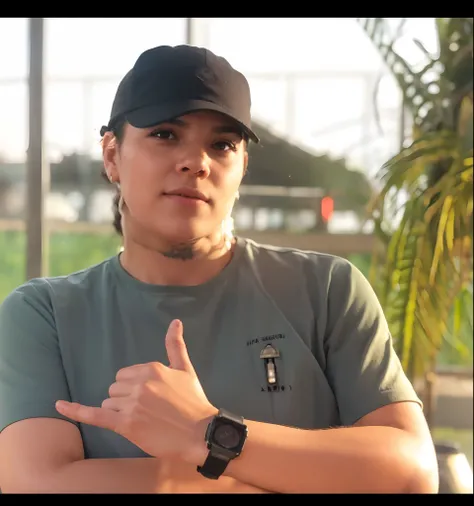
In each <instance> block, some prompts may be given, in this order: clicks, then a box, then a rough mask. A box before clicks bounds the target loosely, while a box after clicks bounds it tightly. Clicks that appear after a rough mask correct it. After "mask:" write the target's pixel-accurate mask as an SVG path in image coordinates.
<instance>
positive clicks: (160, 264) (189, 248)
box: [120, 234, 235, 286]
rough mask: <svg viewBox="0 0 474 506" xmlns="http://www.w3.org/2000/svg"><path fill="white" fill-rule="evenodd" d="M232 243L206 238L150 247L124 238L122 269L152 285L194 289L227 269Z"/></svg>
mask: <svg viewBox="0 0 474 506" xmlns="http://www.w3.org/2000/svg"><path fill="white" fill-rule="evenodd" d="M234 243H235V241H232V243H229V242H228V241H225V240H223V237H222V235H221V234H219V237H205V238H201V239H199V240H198V241H195V242H192V243H182V244H170V243H163V244H162V245H161V246H160V247H156V245H154V247H153V248H152V247H149V246H147V245H143V244H140V243H137V242H135V241H133V240H131V239H130V238H127V236H126V235H125V237H124V250H123V253H122V254H121V256H120V262H121V264H122V267H123V268H124V269H125V270H126V271H127V272H128V273H129V274H130V275H131V276H133V277H134V278H136V279H138V280H139V281H142V282H144V283H149V284H155V285H175V286H177V285H181V286H195V285H200V284H203V283H205V282H206V281H209V280H210V279H212V278H213V277H214V276H217V274H219V272H220V271H221V270H222V269H224V268H225V267H226V265H227V264H228V263H229V262H230V260H231V258H232V254H233V249H234Z"/></svg>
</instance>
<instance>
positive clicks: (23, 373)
mask: <svg viewBox="0 0 474 506" xmlns="http://www.w3.org/2000/svg"><path fill="white" fill-rule="evenodd" d="M44 288H45V286H44V285H43V284H42V283H41V282H40V281H39V280H38V281H31V282H28V283H27V284H25V285H23V286H21V287H19V288H17V289H16V290H14V291H13V292H12V293H10V295H8V296H7V298H6V299H5V300H4V301H3V303H2V304H1V306H0V431H2V430H3V429H4V428H5V427H7V426H8V425H10V424H12V423H14V422H16V421H19V420H23V419H26V418H37V417H49V418H61V419H65V418H64V417H63V416H62V415H60V414H59V413H58V412H57V411H56V409H55V402H56V400H58V399H65V400H70V394H69V389H68V385H67V381H66V377H65V373H64V369H63V364H62V360H61V351H60V347H59V343H58V337H57V333H56V328H55V322H54V317H53V311H52V307H51V302H50V297H49V295H48V291H47V290H46V289H44ZM68 421H70V420H68Z"/></svg>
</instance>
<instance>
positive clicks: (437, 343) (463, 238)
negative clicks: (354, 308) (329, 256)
mask: <svg viewBox="0 0 474 506" xmlns="http://www.w3.org/2000/svg"><path fill="white" fill-rule="evenodd" d="M357 21H358V23H359V24H360V26H361V27H362V29H363V30H364V31H365V33H366V34H367V35H368V37H369V38H370V39H371V40H372V42H373V43H374V45H375V46H376V47H377V48H378V50H379V51H380V54H381V56H382V58H383V60H384V62H385V64H386V66H387V67H388V68H389V69H390V71H391V73H392V75H393V77H394V78H395V80H396V82H397V83H398V86H399V88H400V91H401V94H402V97H403V107H404V108H405V111H406V112H407V113H408V114H409V115H410V116H411V120H412V133H411V138H410V139H409V145H407V144H405V145H403V146H401V149H400V152H399V153H397V154H396V155H395V156H393V157H392V158H391V159H390V160H388V161H387V162H386V163H385V164H384V165H383V167H382V168H381V170H380V172H379V178H378V181H379V182H380V183H381V188H380V190H379V191H378V192H377V195H376V196H375V198H374V199H373V201H372V203H371V205H370V215H371V217H372V219H373V220H374V224H375V228H376V232H377V234H378V235H379V236H380V238H381V239H382V242H383V243H384V244H385V247H384V248H382V249H379V250H378V251H377V252H375V253H374V255H373V263H372V269H371V276H370V278H371V281H372V283H373V284H374V287H375V289H376V291H377V294H378V296H379V298H380V302H381V304H382V306H383V307H384V310H385V312H386V316H387V319H388V322H389V326H390V329H391V332H392V335H393V339H394V343H395V346H396V350H397V353H398V355H399V357H400V359H401V362H402V365H403V367H404V369H405V371H406V372H407V374H408V376H409V377H410V379H411V380H412V381H416V380H419V379H422V378H425V379H426V377H427V375H429V374H430V373H431V372H432V371H433V370H434V367H435V365H436V361H437V357H438V352H439V350H440V349H441V347H442V345H443V343H444V342H445V341H446V340H447V339H448V340H449V339H451V340H453V344H458V342H459V341H457V340H456V338H457V334H456V333H457V331H458V330H459V326H460V321H461V318H462V317H463V313H462V311H461V309H462V308H463V305H465V304H466V301H468V300H469V295H470V300H471V303H472V238H473V235H472V224H473V222H472V215H473V194H472V192H473V137H472V136H473V128H472V125H473V19H472V18H437V19H436V20H435V26H436V30H437V36H438V54H436V55H434V54H430V53H429V52H428V51H427V50H426V48H425V47H424V46H423V44H422V43H421V42H420V41H417V40H414V43H415V44H417V45H418V47H419V48H420V49H421V50H422V51H423V53H424V55H425V57H426V65H424V66H423V68H421V69H415V68H413V67H412V66H411V65H410V64H409V63H408V62H407V61H406V60H404V59H403V58H402V57H401V56H400V55H399V54H398V53H397V51H396V50H395V49H394V45H395V44H396V41H397V39H398V37H399V34H400V28H401V27H399V30H398V33H397V34H396V35H394V36H393V37H390V36H389V33H390V32H389V25H388V23H387V21H385V20H384V19H383V18H363V19H361V18H359V19H358V20H357ZM397 206H398V207H397ZM394 209H396V210H397V211H398V212H399V219H398V220H396V225H394V220H393V214H391V215H390V216H387V215H388V214H389V213H390V210H392V212H393V210H394ZM466 294H467V296H466ZM449 322H452V323H449Z"/></svg>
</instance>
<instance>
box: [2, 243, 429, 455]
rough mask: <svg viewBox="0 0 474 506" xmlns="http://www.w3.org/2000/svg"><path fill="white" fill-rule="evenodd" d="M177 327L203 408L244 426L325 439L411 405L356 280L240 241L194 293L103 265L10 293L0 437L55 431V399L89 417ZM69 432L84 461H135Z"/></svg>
mask: <svg viewBox="0 0 474 506" xmlns="http://www.w3.org/2000/svg"><path fill="white" fill-rule="evenodd" d="M174 318H179V319H181V320H182V321H183V324H184V338H185V341H186V344H187V348H188V351H189V355H190V358H191V360H192V362H193V364H194V367H195V369H196V372H197V374H198V376H199V379H200V381H201V383H202V385H203V388H204V391H205V392H206V394H207V396H208V398H209V400H210V402H211V403H212V404H213V405H214V406H216V407H217V408H226V409H228V410H229V411H231V412H234V413H236V414H238V415H241V416H243V417H245V418H247V419H249V420H257V421H262V422H267V423H273V424H281V425H290V426H294V427H301V428H306V429H322V428H328V427H337V426H341V425H352V424H353V423H354V422H356V421H357V420H358V419H359V418H361V417H362V416H364V415H366V414H367V413H369V412H371V411H373V410H375V409H377V408H379V407H381V406H384V405H386V404H389V403H392V402H397V401H407V400H408V401H415V402H419V399H418V397H417V395H416V394H415V392H414V390H413V388H412V386H411V384H410V382H409V381H408V380H407V378H406V376H405V374H404V373H403V371H402V369H401V366H400V362H399V360H398V358H397V356H396V354H395V352H394V350H393V348H392V343H391V337H390V334H389V330H388V328H387V324H386V321H385V318H384V316H383V313H382V309H381V307H380V304H379V302H378V301H377V298H376V296H375V294H374V292H373V290H372V288H371V286H370V284H369V283H368V281H367V280H366V279H365V278H364V276H363V275H362V274H361V273H360V271H359V270H357V269H356V268H355V267H354V266H353V265H352V264H351V263H349V262H348V261H347V260H344V259H342V258H339V257H335V256H331V255H327V254H320V253H315V252H307V251H299V250H295V249H290V248H279V247H272V246H263V245H259V244H256V243H255V242H253V241H250V240H247V239H242V238H238V240H237V247H236V251H235V254H234V257H233V259H232V261H231V262H230V263H229V265H228V266H227V267H226V268H225V269H224V270H223V271H222V272H221V273H220V274H219V275H218V276H216V277H215V278H213V279H212V280H210V281H209V282H207V283H204V284H202V285H199V286H156V285H150V284H146V283H142V282H140V281H138V280H137V279H135V278H133V277H132V276H130V275H129V274H128V273H127V272H126V271H125V270H124V269H123V268H122V267H121V264H120V261H119V257H118V256H114V257H112V258H109V259H107V260H105V261H104V262H102V263H100V264H98V265H95V266H93V267H90V268H88V269H85V270H83V271H80V272H77V273H74V274H71V275H68V276H62V277H55V278H42V279H34V280H30V281H28V282H27V283H25V284H24V285H22V286H20V287H18V288H17V289H15V290H14V291H13V292H12V293H11V294H10V295H9V296H8V297H7V298H6V299H5V300H4V302H3V304H2V305H1V306H0V431H1V430H3V428H5V427H6V426H8V425H9V424H11V423H14V422H15V421H18V420H22V419H25V418H32V417H55V418H62V416H61V415H59V414H58V413H57V411H56V410H55V407H54V404H55V401H56V400H57V399H67V400H71V401H75V402H80V403H82V404H86V405H91V406H100V404H101V403H102V401H103V400H104V399H105V398H107V397H108V388H109V386H110V385H111V384H112V383H113V382H114V381H115V375H116V373H117V371H118V370H119V369H120V368H122V367H125V366H129V365H132V364H138V363H145V362H152V361H159V362H163V363H165V364H168V359H167V355H166V350H165V345H164V337H165V334H166V330H167V328H168V325H169V323H170V322H171V320H173V319H174ZM268 345H272V347H273V349H270V350H269V349H268V348H267V349H266V351H272V352H273V353H276V354H278V355H279V356H278V357H277V358H274V359H273V362H274V364H275V368H276V378H277V383H276V384H274V383H271V382H269V381H268V375H269V368H270V367H271V362H270V364H269V363H266V360H265V359H264V358H261V356H260V355H261V352H262V350H263V349H264V348H266V347H267V346H268ZM78 425H79V428H80V431H81V434H82V438H83V442H84V449H85V455H86V457H88V458H114V457H139V456H145V455H146V454H144V453H143V452H142V451H141V450H140V449H138V448H137V447H136V446H135V445H133V444H132V443H130V442H129V441H127V440H126V439H124V438H122V437H121V436H119V435H117V434H115V433H113V432H111V431H107V430H104V429H100V428H96V427H92V426H87V425H82V424H78Z"/></svg>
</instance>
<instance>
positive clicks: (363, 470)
mask: <svg viewBox="0 0 474 506" xmlns="http://www.w3.org/2000/svg"><path fill="white" fill-rule="evenodd" d="M124 133H125V135H124V138H123V139H122V141H121V142H120V143H118V142H117V139H116V138H115V136H114V134H113V133H112V132H108V133H106V134H105V136H104V139H103V158H104V167H105V170H106V172H107V174H108V177H109V179H110V180H111V181H112V182H114V183H117V184H119V185H120V189H121V192H122V196H123V201H124V205H123V214H122V228H123V236H124V252H123V253H122V255H121V257H120V261H121V263H122V266H123V267H124V268H125V269H126V270H127V271H128V272H129V273H130V274H131V275H132V276H134V277H135V278H137V279H139V280H141V281H143V282H146V283H155V284H171V285H188V286H192V285H197V284H200V283H204V282H206V281H207V280H209V279H211V278H212V277H213V276H215V275H216V274H218V273H219V272H220V271H221V270H222V269H223V268H224V267H225V265H227V263H228V262H229V260H230V259H231V257H232V249H233V242H232V240H231V239H229V237H227V236H226V234H225V233H224V229H225V227H224V224H225V220H226V218H227V217H228V216H229V214H230V212H231V210H232V206H233V204H234V202H235V198H236V194H237V191H238V188H239V185H240V183H241V180H242V177H243V175H244V173H245V170H246V167H247V151H246V142H245V141H244V140H243V139H242V135H241V133H240V132H239V131H238V129H237V130H236V125H235V124H234V123H233V122H232V121H230V120H229V119H227V118H226V117H224V116H222V115H219V114H217V113H211V112H204V111H203V112H198V113H193V114H189V115H186V116H183V117H181V118H178V121H174V122H172V123H167V124H162V125H159V126H158V127H155V128H149V129H136V128H134V127H132V126H130V125H128V124H127V125H126V126H125V130H124ZM183 188H185V189H187V190H197V191H199V192H201V193H202V194H203V196H204V197H205V200H206V201H205V202H203V201H201V202H192V201H189V202H188V201H186V199H184V200H183V199H182V198H179V197H176V196H175V197H170V196H169V195H167V194H168V193H173V192H175V191H176V190H178V189H181V190H182V189H183ZM185 330H186V329H183V326H182V323H181V322H180V321H179V320H178V321H174V322H173V323H172V324H171V325H170V328H169V330H168V333H167V335H166V340H165V342H166V349H167V352H168V358H169V364H170V365H169V366H166V365H164V364H160V363H156V362H155V363H148V364H136V365H134V366H131V367H127V368H124V369H122V370H120V371H118V372H117V376H116V381H115V382H114V383H113V384H112V385H111V386H110V389H109V397H108V398H107V399H105V400H104V402H103V405H102V406H100V407H91V406H81V405H78V404H70V403H68V402H58V403H57V410H58V411H59V412H60V413H62V414H63V415H65V416H66V417H68V418H70V419H72V420H76V421H79V422H82V423H86V424H91V425H95V426H98V427H104V428H108V429H110V430H113V431H116V432H118V433H119V434H121V435H123V436H124V437H126V438H128V439H129V440H130V441H132V442H133V443H134V444H136V445H137V446H139V447H141V448H142V449H143V450H145V451H146V452H148V453H149V454H150V455H152V456H154V457H156V458H148V459H110V460H109V459H92V460H87V459H84V450H83V446H82V440H81V437H80V433H79V431H78V429H77V427H75V426H74V425H73V424H71V423H69V422H68V421H64V420H55V419H44V418H37V419H28V420H22V421H20V422H16V423H13V424H12V425H10V426H9V427H7V428H6V429H4V430H3V432H2V433H1V434H0V487H1V488H2V491H3V492H4V493H5V492H6V493H8V492H109V493H114V492H115V493H120V492H121V493H127V492H143V493H146V492H206V493H208V492H227V493H265V492H276V493H291V492H296V493H299V492H339V493H344V492H385V493H397V492H398V493H406V492H414V493H424V492H428V493H431V492H436V491H437V486H438V485H437V467H436V457H435V453H434V449H433V444H432V440H431V436H430V433H429V430H428V427H427V425H426V421H425V419H424V417H423V413H422V411H421V408H420V406H418V405H417V404H415V403H410V402H401V403H394V404H391V405H388V406H384V407H382V408H380V409H377V410H376V411H374V412H372V413H369V414H368V415H366V416H365V417H363V418H362V419H360V420H359V421H358V422H357V423H356V425H355V426H354V427H347V428H341V429H327V430H302V429H297V428H293V427H283V426H278V425H269V424H264V423H261V422H257V421H252V420H246V423H247V425H248V427H249V437H248V440H247V442H246V444H245V447H244V451H243V452H242V455H241V456H240V457H238V458H237V459H235V460H234V461H232V462H231V463H230V464H229V466H228V467H227V470H226V472H225V474H224V475H223V476H222V477H221V478H219V480H208V479H206V478H204V477H202V476H201V475H200V474H199V473H197V472H196V466H197V465H202V464H203V462H204V459H205V458H206V455H207V449H206V446H205V442H204V433H205V430H206V427H207V425H208V423H209V421H210V420H211V419H212V417H213V416H214V415H215V414H216V413H217V407H216V406H213V405H211V404H210V402H209V400H208V399H207V397H206V395H205V393H204V391H203V389H202V387H201V384H200V382H199V378H198V377H197V376H196V373H195V370H194V367H193V365H192V364H191V362H190V359H189V356H188V354H187V350H186V344H185V335H186V334H185ZM192 337H193V336H186V339H192ZM178 393H179V395H178ZM58 401H61V400H59V399H58ZM268 462H271V463H272V465H271V466H269V465H268Z"/></svg>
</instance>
